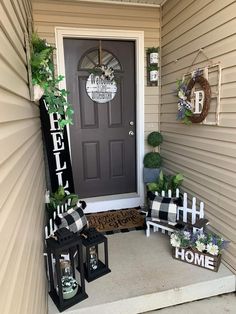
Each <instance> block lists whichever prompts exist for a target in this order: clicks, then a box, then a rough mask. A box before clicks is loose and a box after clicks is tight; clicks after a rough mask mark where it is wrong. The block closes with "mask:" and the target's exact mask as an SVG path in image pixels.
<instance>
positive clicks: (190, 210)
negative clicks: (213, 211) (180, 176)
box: [146, 189, 204, 237]
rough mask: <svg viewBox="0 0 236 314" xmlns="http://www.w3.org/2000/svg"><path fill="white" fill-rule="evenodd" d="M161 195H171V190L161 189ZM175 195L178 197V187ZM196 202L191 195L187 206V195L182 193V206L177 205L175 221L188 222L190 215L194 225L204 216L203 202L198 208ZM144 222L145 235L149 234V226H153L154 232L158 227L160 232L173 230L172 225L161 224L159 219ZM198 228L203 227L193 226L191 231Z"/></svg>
mask: <svg viewBox="0 0 236 314" xmlns="http://www.w3.org/2000/svg"><path fill="white" fill-rule="evenodd" d="M155 194H156V195H158V193H155ZM161 196H162V197H165V196H166V197H172V192H171V190H168V192H167V193H166V192H165V191H162V193H161ZM175 196H176V197H179V189H176V193H175ZM196 203H197V200H196V197H193V198H192V206H191V207H188V195H187V193H184V195H183V206H182V207H179V206H178V207H177V221H180V220H181V221H182V222H183V223H187V222H189V221H188V218H189V217H191V224H192V225H194V224H195V223H196V222H197V221H198V220H199V219H202V218H204V203H203V202H200V206H199V208H197V206H196ZM146 224H147V229H146V236H147V237H149V236H150V226H152V227H153V231H154V232H156V231H159V229H160V230H161V232H162V233H165V232H166V231H167V232H168V234H170V233H171V232H173V231H175V229H174V226H173V225H168V224H162V223H161V222H159V221H151V220H147V221H146ZM199 230H200V231H202V230H203V227H201V228H198V227H194V226H193V232H196V231H199Z"/></svg>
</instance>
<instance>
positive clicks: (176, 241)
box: [170, 234, 180, 247]
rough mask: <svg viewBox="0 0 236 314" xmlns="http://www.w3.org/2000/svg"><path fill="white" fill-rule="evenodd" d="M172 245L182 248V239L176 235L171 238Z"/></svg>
mask: <svg viewBox="0 0 236 314" xmlns="http://www.w3.org/2000/svg"><path fill="white" fill-rule="evenodd" d="M170 244H171V245H172V246H174V247H180V239H179V238H178V236H176V235H175V234H172V235H171V237H170Z"/></svg>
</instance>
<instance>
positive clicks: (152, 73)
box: [149, 70, 158, 82]
mask: <svg viewBox="0 0 236 314" xmlns="http://www.w3.org/2000/svg"><path fill="white" fill-rule="evenodd" d="M149 75H150V82H157V80H158V71H157V70H152V71H150V73H149Z"/></svg>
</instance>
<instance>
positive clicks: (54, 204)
mask: <svg viewBox="0 0 236 314" xmlns="http://www.w3.org/2000/svg"><path fill="white" fill-rule="evenodd" d="M78 200H79V197H78V195H77V194H73V193H70V194H66V193H65V190H64V188H63V186H59V187H58V189H57V190H56V192H54V193H49V194H48V197H47V199H46V210H47V213H48V218H49V219H50V218H52V217H53V213H54V211H56V210H57V208H58V206H59V207H61V206H66V210H68V209H70V208H73V207H75V206H76V205H77V202H78Z"/></svg>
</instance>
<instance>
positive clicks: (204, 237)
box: [197, 233, 206, 240]
mask: <svg viewBox="0 0 236 314" xmlns="http://www.w3.org/2000/svg"><path fill="white" fill-rule="evenodd" d="M197 239H198V240H205V239H206V236H205V234H204V233H200V234H199V235H198V236H197Z"/></svg>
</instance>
